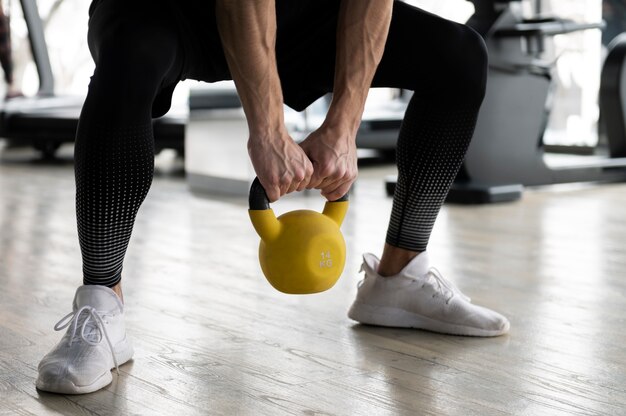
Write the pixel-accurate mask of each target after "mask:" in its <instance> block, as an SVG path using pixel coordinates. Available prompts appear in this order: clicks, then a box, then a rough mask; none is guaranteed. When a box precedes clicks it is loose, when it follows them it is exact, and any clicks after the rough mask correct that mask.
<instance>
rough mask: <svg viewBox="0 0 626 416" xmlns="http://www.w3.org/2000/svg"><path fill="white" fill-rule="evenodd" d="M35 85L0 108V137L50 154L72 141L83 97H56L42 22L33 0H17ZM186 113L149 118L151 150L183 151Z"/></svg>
mask: <svg viewBox="0 0 626 416" xmlns="http://www.w3.org/2000/svg"><path fill="white" fill-rule="evenodd" d="M20 5H21V7H22V11H23V14H24V20H25V21H26V26H27V28H28V39H29V43H30V47H31V52H32V56H33V60H34V62H35V66H36V68H37V75H38V78H39V88H38V92H37V95H36V96H34V97H19V98H14V99H11V100H9V101H7V102H6V103H4V104H3V105H2V108H0V137H2V138H4V139H7V140H8V143H9V146H24V145H25V146H32V147H34V148H35V149H37V150H38V151H40V152H41V154H42V155H43V156H44V157H47V158H50V157H54V155H55V153H56V151H57V150H58V148H59V147H60V146H61V145H62V144H63V143H68V142H70V143H71V142H74V139H75V135H76V128H77V126H78V118H79V116H80V110H81V107H82V105H83V102H84V99H85V98H84V97H80V96H59V95H56V94H55V92H54V75H53V73H52V67H51V65H50V58H49V56H48V49H47V46H46V39H45V35H44V30H43V24H42V21H41V17H40V16H39V11H38V8H37V3H36V0H20ZM186 122H187V119H186V115H184V114H177V115H166V116H164V117H161V118H159V119H155V120H154V121H153V126H154V139H155V150H156V151H157V152H159V151H160V150H162V149H165V148H171V149H175V150H176V151H177V152H178V153H179V154H182V153H183V148H184V133H185V124H186Z"/></svg>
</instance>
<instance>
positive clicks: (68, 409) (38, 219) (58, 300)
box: [0, 150, 626, 416]
mask: <svg viewBox="0 0 626 416" xmlns="http://www.w3.org/2000/svg"><path fill="white" fill-rule="evenodd" d="M389 170H390V169H389V167H384V166H383V167H380V166H374V167H371V166H370V167H363V168H362V169H361V177H360V179H359V181H358V183H357V186H356V192H355V194H354V196H353V199H352V205H351V208H350V211H349V213H348V217H347V219H346V223H345V224H344V227H343V230H344V232H345V235H346V238H347V245H348V261H347V265H346V269H345V273H344V275H343V276H342V278H341V280H340V281H339V283H338V284H337V285H336V287H334V288H333V289H332V290H330V291H328V292H326V293H323V294H319V295H312V296H287V295H282V294H280V293H277V292H276V291H274V290H273V289H272V288H271V287H270V286H269V284H267V282H265V281H264V279H263V277H262V275H261V272H260V269H259V266H258V264H257V261H256V258H255V256H256V251H257V244H258V237H257V236H256V235H255V233H254V231H253V229H252V227H251V225H250V224H249V221H248V217H247V212H246V206H245V200H243V199H224V198H222V199H206V198H199V197H196V196H194V195H191V194H190V192H189V191H188V189H187V187H186V184H185V181H184V178H182V177H180V176H172V175H161V176H158V177H157V178H156V179H155V182H154V185H153V188H152V191H151V193H150V195H149V197H148V199H147V201H146V203H145V204H144V206H143V207H142V210H141V212H140V216H139V219H138V222H137V225H136V228H135V232H134V235H133V239H132V242H131V246H130V251H129V255H128V257H127V261H126V264H125V293H126V305H127V312H126V316H127V320H128V327H129V332H130V335H131V336H132V338H133V339H134V342H135V349H136V355H135V358H134V360H133V361H132V362H131V363H129V364H128V365H125V366H123V367H122V368H121V376H120V377H117V376H115V375H114V381H113V384H111V385H110V386H108V387H107V388H106V389H104V390H101V391H99V392H97V393H94V394H89V395H82V396H60V395H54V394H45V393H41V392H38V391H37V390H36V389H35V385H34V379H35V377H36V368H37V363H38V362H39V360H40V359H41V357H42V356H43V355H44V354H45V353H46V352H47V351H48V349H49V348H50V347H51V346H52V345H53V344H54V343H55V342H56V341H57V340H58V338H59V335H60V334H58V333H55V332H54V331H53V325H54V324H55V323H56V322H57V320H58V319H60V318H61V317H62V316H63V315H65V314H66V313H68V312H69V311H70V307H71V301H72V296H73V293H74V290H75V287H76V286H77V285H79V284H80V282H81V277H80V267H81V264H80V253H79V247H78V243H77V237H76V229H75V214H74V209H73V204H74V180H73V172H72V165H71V161H69V160H66V161H61V162H58V163H41V162H37V161H35V160H33V156H32V154H31V153H29V152H26V153H24V152H15V151H6V150H5V151H4V153H3V154H2V155H0V287H1V288H2V289H1V290H0V415H47V414H63V415H89V414H94V415H95V414H98V415H128V414H138V415H143V414H153V415H181V416H182V415H185V416H186V415H255V416H256V415H272V416H275V415H283V414H284V415H368V416H374V415H422V414H424V415H447V414H449V415H504V414H514V415H624V414H626V350H625V345H626V295H625V294H626V242H625V238H626V209H625V208H624V207H625V206H626V185H603V186H590V187H575V188H574V187H558V188H546V189H539V190H533V191H528V192H526V193H525V194H524V198H523V200H522V201H520V202H516V203H510V204H502V205H490V206H475V207H463V206H446V207H445V208H444V209H443V211H442V213H441V215H440V218H439V220H438V223H437V226H436V230H435V232H434V235H433V237H432V240H431V245H430V252H431V255H432V257H433V259H434V263H435V264H436V265H437V267H438V268H439V269H440V270H441V271H443V272H444V273H445V275H446V276H448V277H450V278H452V279H453V280H454V281H456V283H457V284H458V285H459V286H460V287H461V288H462V289H463V291H464V292H465V293H467V294H468V295H470V296H471V297H472V298H473V300H474V302H475V303H478V304H484V305H487V306H489V307H492V308H494V309H496V310H498V311H500V312H502V313H503V314H505V315H506V316H508V317H509V318H510V320H511V333H510V335H508V336H503V337H499V338H494V339H477V338H465V337H454V336H444V335H437V334H433V333H428V332H423V331H414V330H401V329H387V328H375V327H368V326H361V325H356V324H355V323H354V322H351V321H350V320H349V319H348V318H347V317H346V310H347V308H348V307H349V305H350V303H351V301H352V298H353V297H354V295H355V292H356V283H357V281H358V280H359V279H360V276H359V274H358V268H359V265H360V261H361V259H360V254H361V253H362V252H364V251H372V252H375V253H380V250H381V248H382V242H383V239H384V236H385V229H386V225H387V217H388V214H389V210H390V207H391V201H390V199H388V198H386V197H385V195H384V191H383V186H382V178H383V175H384V174H385V173H388V172H389ZM321 206H322V202H321V199H320V198H317V197H316V196H314V195H309V196H296V197H292V198H288V199H285V200H284V201H281V202H280V203H278V204H276V205H275V210H276V211H279V212H283V211H286V210H291V209H294V208H296V207H309V208H315V209H317V208H320V207H321Z"/></svg>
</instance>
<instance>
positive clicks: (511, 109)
mask: <svg viewBox="0 0 626 416" xmlns="http://www.w3.org/2000/svg"><path fill="white" fill-rule="evenodd" d="M470 1H471V2H472V3H473V4H474V6H475V13H474V14H473V15H472V16H471V18H470V19H469V21H468V22H467V24H468V25H469V26H470V27H472V28H474V29H475V30H476V31H477V32H478V33H480V34H481V35H482V36H483V38H484V39H485V43H486V45H487V49H488V52H489V70H488V81H487V91H486V95H485V99H484V101H483V105H482V107H481V110H480V113H479V117H478V122H477V125H476V129H475V132H474V137H473V139H472V142H471V144H470V147H469V149H468V152H467V155H466V158H465V161H464V163H463V166H462V167H461V170H460V172H459V174H458V176H457V178H456V180H455V183H454V185H453V187H452V189H451V190H450V193H449V195H448V199H447V201H448V202H456V203H487V202H501V201H512V200H516V199H518V198H520V196H521V194H522V190H523V187H524V186H537V185H550V184H559V183H572V182H595V181H598V182H615V181H624V180H626V125H625V121H624V120H626V108H625V100H626V97H625V94H626V91H623V89H624V85H625V84H624V82H625V79H626V78H625V77H626V71H625V68H624V62H625V58H626V38H624V37H622V38H618V39H616V40H615V41H614V42H613V43H612V44H611V45H610V48H609V51H608V56H607V58H606V60H605V62H604V65H603V68H602V75H601V88H600V99H599V102H600V112H601V114H602V117H601V119H602V120H601V122H602V123H603V124H604V125H603V128H604V129H605V131H606V138H607V142H608V146H606V148H600V147H598V148H596V149H595V153H594V154H593V155H589V156H577V157H575V158H570V160H567V161H565V162H562V163H558V164H551V163H548V162H547V161H546V157H545V155H546V151H545V145H544V141H543V138H544V133H545V131H546V126H547V124H548V119H549V116H550V109H551V108H550V107H551V93H552V89H553V80H552V71H553V67H554V63H553V62H548V61H545V60H543V59H542V55H543V53H544V51H545V45H546V42H547V41H548V39H550V38H551V37H553V36H555V35H560V34H567V33H572V32H577V31H581V30H590V29H601V28H602V27H603V24H602V23H576V22H574V21H571V20H568V19H562V18H558V17H545V16H541V17H537V18H533V19H527V18H524V16H523V13H522V2H521V0H470ZM394 189H395V182H394V181H393V180H388V181H387V191H388V193H390V194H392V193H393V190H394Z"/></svg>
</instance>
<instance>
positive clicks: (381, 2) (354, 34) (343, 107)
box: [325, 0, 393, 134]
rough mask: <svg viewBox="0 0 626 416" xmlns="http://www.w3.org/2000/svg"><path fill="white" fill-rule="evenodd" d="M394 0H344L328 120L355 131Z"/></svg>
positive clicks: (386, 30) (378, 59) (340, 16)
mask: <svg viewBox="0 0 626 416" xmlns="http://www.w3.org/2000/svg"><path fill="white" fill-rule="evenodd" d="M392 8H393V0H344V1H342V3H341V9H340V12H339V22H338V27H337V56H336V64H335V85H334V89H333V100H332V102H331V105H330V108H329V111H328V115H327V117H326V122H325V123H327V124H328V125H330V126H332V127H339V128H341V129H344V130H345V129H347V130H348V131H351V132H354V133H355V134H356V130H357V129H358V127H359V124H360V122H361V116H362V114H363V108H364V106H365V100H366V98H367V93H368V91H369V87H370V85H371V83H372V79H373V78H374V74H375V72H376V68H377V67H378V64H379V63H380V60H381V58H382V56H383V51H384V49H385V42H386V40H387V34H388V31H389V25H390V22H391V11H392Z"/></svg>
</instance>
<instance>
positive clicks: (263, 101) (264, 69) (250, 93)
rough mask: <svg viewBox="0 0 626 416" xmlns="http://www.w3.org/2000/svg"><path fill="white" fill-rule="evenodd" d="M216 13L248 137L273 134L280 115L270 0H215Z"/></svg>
mask: <svg viewBox="0 0 626 416" xmlns="http://www.w3.org/2000/svg"><path fill="white" fill-rule="evenodd" d="M216 13H217V23H218V30H219V33H220V37H221V39H222V45H223V48H224V53H225V55H226V60H227V62H228V66H229V68H230V72H231V75H232V77H233V80H234V81H235V85H236V86H237V91H238V93H239V96H240V98H241V102H242V105H243V108H244V111H245V113H246V118H247V120H248V127H249V129H250V137H251V138H252V137H254V138H262V137H267V138H271V137H276V135H277V132H282V131H283V130H284V118H283V95H282V90H281V86H280V79H279V77H278V70H277V67H276V52H275V45H276V13H275V5H274V0H255V1H250V0H218V1H217V4H216Z"/></svg>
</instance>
